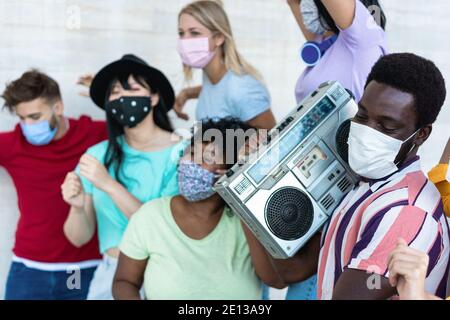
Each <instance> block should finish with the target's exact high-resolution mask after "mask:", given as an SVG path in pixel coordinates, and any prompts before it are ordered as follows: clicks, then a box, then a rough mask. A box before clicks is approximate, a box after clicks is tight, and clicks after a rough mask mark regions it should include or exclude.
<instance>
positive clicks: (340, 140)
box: [336, 119, 351, 163]
mask: <svg viewBox="0 0 450 320" xmlns="http://www.w3.org/2000/svg"><path fill="white" fill-rule="evenodd" d="M350 123H351V120H350V119H347V120H345V121H344V122H342V123H341V125H340V126H339V128H338V129H337V131H336V150H337V153H338V154H339V156H340V157H341V158H342V160H344V161H345V162H346V163H348V144H347V141H348V135H349V133H350Z"/></svg>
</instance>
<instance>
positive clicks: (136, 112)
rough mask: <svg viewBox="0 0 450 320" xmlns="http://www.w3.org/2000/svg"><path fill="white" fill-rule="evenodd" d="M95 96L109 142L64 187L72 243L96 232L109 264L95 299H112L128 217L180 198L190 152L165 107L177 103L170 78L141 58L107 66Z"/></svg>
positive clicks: (94, 286) (100, 272) (94, 289)
mask: <svg viewBox="0 0 450 320" xmlns="http://www.w3.org/2000/svg"><path fill="white" fill-rule="evenodd" d="M90 95H91V98H92V99H93V101H94V102H95V103H96V104H97V105H98V106H99V107H100V108H102V109H104V110H105V111H106V115H107V123H108V130H109V140H108V141H104V142H101V143H99V144H97V145H95V146H93V147H92V148H90V149H89V150H88V151H87V152H86V154H85V155H84V156H83V157H82V158H81V159H80V162H79V165H78V167H77V169H76V172H72V173H69V174H68V175H67V177H66V180H65V182H64V184H63V186H62V191H63V197H64V199H65V201H66V202H67V203H68V204H70V205H71V210H70V214H69V217H68V218H67V221H66V223H65V225H64V232H65V234H66V236H67V238H68V239H69V240H70V241H71V242H72V243H73V244H74V245H75V246H82V245H83V244H85V243H86V242H88V241H89V240H90V239H92V237H93V236H94V234H95V230H96V227H97V230H98V237H99V242H100V251H101V253H102V254H103V257H104V258H103V263H102V264H100V266H99V267H98V268H97V271H96V273H95V275H94V278H93V280H92V282H91V285H90V288H89V294H88V299H96V300H97V299H102V300H103V299H112V292H111V287H112V279H113V276H114V273H115V269H116V265H117V257H118V255H119V250H118V246H119V243H120V241H121V239H122V236H123V233H124V231H125V228H126V226H127V224H128V220H129V218H130V217H131V216H132V215H133V214H134V213H135V212H136V211H137V210H138V209H139V208H140V207H141V205H142V203H144V202H147V201H149V200H152V199H156V198H159V197H161V196H172V195H176V194H178V185H177V178H176V173H177V169H176V168H177V162H178V159H179V157H180V154H181V152H182V150H183V147H184V145H183V143H182V142H180V138H179V136H177V135H174V134H173V133H172V127H171V125H170V122H169V120H168V117H167V108H166V106H171V105H172V104H173V100H174V93H173V89H172V87H171V85H170V83H169V81H168V80H167V78H166V77H165V76H164V75H163V74H162V73H161V72H160V71H159V70H157V69H154V68H152V67H150V66H149V65H148V64H147V63H145V62H144V61H142V60H141V59H139V58H138V57H136V56H133V55H125V56H124V57H122V59H120V60H118V61H115V62H113V63H111V64H109V65H107V66H106V67H104V68H103V69H102V70H100V72H99V73H98V74H97V75H96V76H95V78H94V79H93V82H92V85H91V88H90Z"/></svg>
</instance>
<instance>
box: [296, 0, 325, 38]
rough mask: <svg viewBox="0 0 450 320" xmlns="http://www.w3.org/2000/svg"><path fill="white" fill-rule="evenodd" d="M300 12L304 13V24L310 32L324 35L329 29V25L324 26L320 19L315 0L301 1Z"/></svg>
mask: <svg viewBox="0 0 450 320" xmlns="http://www.w3.org/2000/svg"><path fill="white" fill-rule="evenodd" d="M300 12H301V14H302V18H303V24H304V25H305V28H306V29H308V31H309V32H312V33H315V34H317V35H322V34H324V33H326V32H327V31H328V29H329V27H328V26H327V25H325V26H323V25H322V23H321V21H320V14H319V9H318V8H317V6H316V4H315V3H314V0H302V1H300Z"/></svg>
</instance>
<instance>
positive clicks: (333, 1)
mask: <svg viewBox="0 0 450 320" xmlns="http://www.w3.org/2000/svg"><path fill="white" fill-rule="evenodd" d="M322 3H323V5H324V6H325V8H326V9H327V11H328V13H329V14H330V16H331V17H332V18H333V20H334V23H335V24H336V26H338V27H339V28H340V29H347V28H348V27H350V26H351V25H352V23H353V19H354V18H355V7H356V0H322Z"/></svg>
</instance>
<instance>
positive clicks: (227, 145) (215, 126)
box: [191, 117, 257, 168]
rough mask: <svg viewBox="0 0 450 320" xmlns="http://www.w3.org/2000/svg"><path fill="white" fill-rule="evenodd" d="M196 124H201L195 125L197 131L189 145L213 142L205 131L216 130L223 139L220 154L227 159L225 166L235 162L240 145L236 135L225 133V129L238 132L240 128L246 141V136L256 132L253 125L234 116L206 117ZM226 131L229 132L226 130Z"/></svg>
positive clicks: (230, 165)
mask: <svg viewBox="0 0 450 320" xmlns="http://www.w3.org/2000/svg"><path fill="white" fill-rule="evenodd" d="M198 124H201V126H197V128H198V129H197V131H195V132H194V134H193V135H192V138H191V146H194V144H195V143H197V142H203V143H214V142H215V140H214V139H212V140H209V139H208V135H207V134H205V133H208V131H209V130H216V132H217V133H218V134H220V135H221V137H222V139H223V141H221V142H222V145H221V147H222V154H223V155H224V157H226V160H227V161H224V162H225V164H226V165H227V168H231V167H232V166H233V165H234V164H235V163H236V162H237V160H238V154H239V150H240V148H241V147H242V145H241V144H240V143H239V139H238V137H237V136H236V135H231V134H227V131H228V130H233V132H234V133H239V130H242V131H240V132H241V133H243V134H247V135H246V136H245V141H248V138H249V136H250V135H251V134H252V133H256V132H257V131H256V129H255V128H254V127H252V126H250V125H249V124H247V123H246V122H243V121H241V120H239V119H238V118H234V117H225V118H207V119H204V120H202V121H201V122H200V123H198ZM194 129H195V127H194ZM249 130H251V131H249ZM228 133H231V132H230V131H228ZM212 138H214V137H212ZM241 142H242V141H241Z"/></svg>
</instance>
